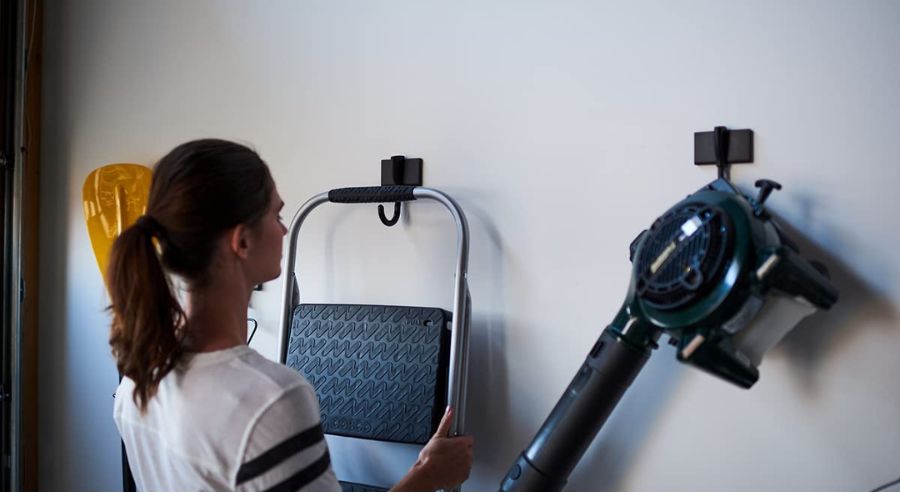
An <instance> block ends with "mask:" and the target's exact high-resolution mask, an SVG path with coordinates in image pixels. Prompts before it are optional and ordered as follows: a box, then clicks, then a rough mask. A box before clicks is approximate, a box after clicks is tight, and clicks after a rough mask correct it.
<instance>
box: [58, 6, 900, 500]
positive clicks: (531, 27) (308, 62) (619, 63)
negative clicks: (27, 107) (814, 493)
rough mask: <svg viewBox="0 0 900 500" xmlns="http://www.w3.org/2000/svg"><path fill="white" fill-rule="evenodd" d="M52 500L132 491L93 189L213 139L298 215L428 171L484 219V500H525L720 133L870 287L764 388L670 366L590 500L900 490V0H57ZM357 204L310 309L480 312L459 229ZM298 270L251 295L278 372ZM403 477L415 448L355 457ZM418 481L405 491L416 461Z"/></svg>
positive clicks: (479, 401) (822, 249) (595, 466)
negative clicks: (326, 304) (532, 471)
mask: <svg viewBox="0 0 900 500" xmlns="http://www.w3.org/2000/svg"><path fill="white" fill-rule="evenodd" d="M46 10H47V13H46V22H47V25H46V29H45V34H46V41H45V47H46V49H45V53H46V54H45V60H44V75H45V80H44V116H43V134H44V135H43V151H42V158H43V161H44V164H43V167H42V168H43V171H42V174H43V181H42V192H41V199H42V206H41V217H42V227H41V248H42V253H41V280H42V281H41V307H42V308H41V327H40V328H41V329H40V334H41V339H40V344H41V360H40V361H41V372H40V377H41V378H40V384H41V385H40V388H41V390H40V398H41V399H40V429H41V442H40V463H41V472H40V484H41V487H42V488H44V489H72V490H82V489H89V490H94V489H117V488H119V487H120V476H119V468H118V458H119V450H118V436H117V434H116V430H115V427H114V425H113V423H112V420H111V416H110V413H111V406H112V400H111V398H110V395H111V394H112V392H113V390H114V388H115V386H116V372H115V368H114V365H113V362H112V360H111V357H110V355H109V352H108V346H107V344H106V334H107V326H108V318H107V316H106V315H105V314H104V313H103V308H104V307H105V306H106V297H105V293H104V290H103V287H102V283H101V279H100V274H99V272H98V271H97V269H96V265H95V263H94V258H93V255H92V253H91V249H90V245H89V241H88V237H87V233H86V230H85V227H84V223H83V219H82V211H81V205H80V200H81V184H82V182H83V180H84V178H85V176H86V175H87V174H88V172H89V171H90V170H92V169H94V168H96V167H99V166H101V165H104V164H107V163H113V162H139V163H145V164H148V165H150V164H152V163H153V162H154V161H155V160H157V159H158V158H159V157H160V156H161V155H163V154H164V153H165V152H167V151H168V150H169V149H170V148H172V147H173V146H175V145H177V144H178V143H180V142H183V141H185V140H189V139H193V138H198V137H204V136H215V137H224V138H232V139H237V140H241V141H244V142H246V143H249V144H252V145H253V146H254V147H255V148H256V149H257V150H258V151H259V152H260V153H261V155H262V156H263V158H264V159H265V160H266V161H267V162H268V163H269V164H270V166H271V167H272V169H273V171H274V173H275V176H276V180H277V182H278V186H279V188H280V191H281V194H282V196H283V197H284V199H285V201H286V204H287V207H286V213H287V214H288V215H290V214H291V213H293V211H295V210H296V209H297V208H298V207H299V206H300V204H301V203H302V202H303V201H304V200H306V199H307V198H308V197H310V196H311V195H313V194H315V193H317V192H320V191H323V190H326V189H329V188H332V187H340V186H350V185H367V184H376V183H377V182H378V179H379V161H380V160H381V159H382V158H387V157H388V156H390V155H393V154H405V155H407V156H414V157H422V158H424V159H425V181H426V184H427V185H429V186H432V187H435V188H438V189H441V190H443V191H445V192H447V193H449V194H451V195H452V196H454V197H455V198H456V199H457V200H458V201H459V203H460V204H461V205H462V207H463V208H464V210H465V211H466V213H467V215H468V218H469V222H470V224H471V230H472V253H471V261H470V284H471V287H472V296H473V301H474V317H473V320H474V325H473V336H474V339H473V350H472V361H471V369H472V372H471V380H472V383H471V391H470V410H471V418H470V421H471V432H472V433H473V434H474V435H475V438H476V440H477V452H476V465H475V470H474V473H473V476H472V478H471V480H470V481H469V482H468V483H467V485H466V489H472V490H478V489H484V490H492V489H495V488H496V486H497V485H498V482H499V481H500V479H501V477H502V476H503V474H504V472H505V471H506V469H507V467H508V466H509V464H510V463H511V462H512V460H513V459H514V458H515V456H516V455H517V454H518V452H519V451H520V450H521V449H522V448H523V447H524V446H525V445H526V444H527V443H528V441H529V440H530V439H531V437H532V435H533V433H534V432H535V431H536V430H537V428H538V427H539V425H540V424H541V422H542V421H543V419H544V418H545V416H546V415H547V413H548V412H549V410H550V409H551V407H552V406H553V405H554V404H555V402H556V401H557V399H558V397H559V396H560V394H561V392H562V390H563V389H564V387H565V386H566V384H567V383H568V382H569V380H570V378H571V376H572V375H573V374H574V372H575V370H576V369H577V367H578V365H579V364H580V363H581V361H582V360H583V357H584V356H585V355H586V353H587V350H588V349H589V347H590V345H591V344H592V343H593V341H594V340H595V338H596V336H597V335H598V334H599V332H600V331H601V330H602V328H603V327H604V326H605V325H606V324H607V323H608V322H609V321H610V320H611V319H612V314H613V313H614V312H615V311H616V310H617V308H618V307H619V305H620V303H621V300H622V298H623V295H624V293H625V288H626V285H627V280H628V274H629V263H628V260H627V255H628V254H627V244H628V243H629V242H630V241H631V240H632V238H633V237H634V236H635V235H636V234H637V233H638V232H639V231H640V230H641V229H643V228H645V227H646V226H647V225H649V224H650V222H652V220H653V218H654V217H655V216H656V215H658V214H660V213H661V212H662V211H663V210H665V209H666V208H668V207H669V206H670V205H671V204H673V203H674V202H676V201H678V200H680V199H681V198H683V197H684V196H685V195H687V194H688V193H690V192H692V191H693V190H695V189H696V188H698V187H700V186H701V185H703V184H704V183H706V182H707V181H709V180H711V179H712V178H713V177H714V175H715V174H714V169H713V168H698V167H695V166H694V165H693V164H692V154H693V143H692V133H693V132H695V131H699V130H711V129H712V127H713V126H715V125H727V126H730V127H733V128H745V127H749V128H752V129H754V131H755V141H756V151H755V153H756V162H755V164H753V165H746V166H738V167H735V169H734V171H733V178H734V179H735V181H736V182H737V184H738V185H740V186H742V187H744V188H748V189H752V183H753V181H754V180H756V179H757V178H763V177H765V178H773V179H776V180H778V181H780V182H781V183H782V184H784V186H785V188H784V190H783V191H781V192H776V193H775V194H773V195H772V197H771V199H770V200H771V201H770V204H771V207H772V208H773V209H774V210H775V211H776V212H777V213H778V214H780V215H781V216H782V217H783V218H784V219H785V220H786V221H787V222H788V223H790V224H791V225H793V226H797V227H800V228H802V234H803V235H804V239H805V240H808V241H807V242H806V243H807V245H806V247H807V248H806V249H807V255H819V256H821V257H824V259H825V260H826V262H827V263H828V264H829V266H831V268H832V271H833V274H834V278H835V281H836V282H837V284H838V286H839V287H840V289H841V292H842V296H841V300H840V302H839V303H838V305H837V306H836V307H835V308H834V309H833V310H832V311H831V312H829V313H827V314H822V315H819V316H817V317H814V318H812V319H810V320H807V321H806V322H805V323H803V324H801V326H800V327H799V328H798V330H797V331H795V332H794V333H793V334H792V335H791V336H790V337H788V339H787V340H785V341H784V342H783V343H782V345H780V346H779V347H778V348H776V350H775V351H774V352H772V353H771V354H770V356H769V357H768V358H767V359H766V360H765V361H764V363H763V365H762V367H761V372H762V377H761V380H760V382H759V383H758V384H757V385H756V386H755V387H753V389H752V390H750V391H743V390H740V389H737V388H735V387H733V386H730V385H728V384H727V383H725V382H722V381H720V380H718V379H714V378H712V377H710V376H708V375H706V374H704V373H701V372H699V371H696V370H694V369H692V368H690V367H686V366H682V365H680V364H678V363H676V362H675V361H674V359H673V358H674V353H673V351H672V349H671V348H669V347H663V348H661V349H660V350H659V352H657V353H656V354H655V355H654V357H653V359H652V360H651V361H650V363H649V364H648V365H647V367H646V368H645V370H644V372H643V373H642V374H641V375H640V377H639V378H638V380H637V381H636V383H635V385H634V386H633V388H632V390H631V391H630V392H629V393H628V394H627V395H626V397H625V399H624V400H623V402H622V403H621V405H620V406H619V408H618V409H617V410H616V412H615V414H614V415H613V416H612V418H611V419H610V421H609V422H608V424H607V426H606V427H605V428H604V430H603V431H602V432H601V435H600V437H599V439H598V440H597V441H596V442H595V443H594V445H593V446H592V447H591V448H590V449H589V451H588V453H587V454H586V456H585V458H584V460H583V461H582V462H581V464H580V466H579V467H578V469H577V470H576V471H575V473H574V474H573V475H572V478H571V482H570V486H569V488H570V489H577V490H585V489H616V490H862V489H871V488H873V487H875V486H877V485H879V484H881V483H884V482H886V481H888V480H891V479H894V478H895V477H897V476H898V475H900V455H898V454H897V451H896V450H898V449H900V427H898V425H897V422H900V391H898V390H897V389H896V381H897V380H898V379H900V363H898V362H897V359H898V353H900V317H898V313H897V309H898V305H900V259H898V257H897V248H898V247H900V236H898V235H900V223H898V221H897V217H896V215H897V209H896V203H895V202H894V201H893V197H894V196H896V191H897V188H898V187H900V182H898V181H900V168H898V163H900V141H898V140H897V137H898V134H900V91H898V89H900V58H898V57H897V52H898V49H900V31H898V30H897V29H896V27H897V25H898V22H900V3H898V2H895V1H892V0H883V1H876V0H866V1H855V2H849V1H821V0H816V1H812V0H810V1H799V0H798V1H792V2H778V1H754V2H718V1H712V0H710V1H690V2H667V1H663V0H653V1H651V0H645V1H630V2H626V1H608V2H600V1H596V2H578V1H565V2H559V1H545V2H524V1H458V2H434V1H413V0H409V1H379V2H364V1H356V2H353V1H340V2H337V1H304V2H295V1H277V2H276V1H266V2H250V1H239V0H232V1H212V0H205V1H200V0H193V1H190V2H178V1H174V0H171V1H162V0H158V1H152V2H148V1H138V0H130V1H113V0H107V1H88V0H79V1H77V2H74V1H71V2H65V1H53V0H48V1H47V2H46ZM409 215H410V216H409V218H408V219H407V220H406V221H404V223H402V224H400V225H398V226H396V227H394V228H385V227H383V226H382V225H381V224H380V223H379V222H378V220H377V215H376V213H375V209H374V207H331V206H329V207H326V208H323V209H321V210H320V211H318V212H316V213H314V214H313V217H311V219H310V223H309V226H308V227H306V228H305V229H304V232H303V234H302V236H301V239H302V245H301V255H302V259H303V262H302V266H301V271H300V272H301V279H302V280H303V283H302V290H303V294H304V299H305V300H306V299H308V300H322V301H339V302H362V303H406V304H422V305H435V306H443V307H447V308H449V307H450V295H451V280H452V263H453V244H454V238H455V234H454V232H453V230H452V229H451V225H450V219H449V217H448V216H447V215H446V213H445V212H444V211H443V210H442V209H440V208H437V207H436V206H429V205H427V204H426V203H417V204H415V205H414V206H412V207H411V208H410V210H409ZM280 287H281V282H280V281H278V282H275V283H271V284H268V285H266V287H265V289H264V291H263V292H260V293H258V294H257V295H256V296H255V297H254V299H253V303H252V308H253V310H254V314H256V316H257V317H258V318H259V319H260V322H261V331H260V332H259V333H258V334H257V340H254V345H255V346H256V347H257V349H259V350H260V351H261V352H263V353H264V354H267V355H270V356H274V353H275V350H276V348H275V337H274V330H275V329H276V326H277V319H276V317H277V309H278V301H279V297H278V295H279V291H280V289H281V288H280ZM332 447H333V450H334V452H333V454H334V456H335V462H336V467H337V469H338V472H339V473H340V474H344V475H345V476H347V475H352V476H353V478H355V479H359V480H374V479H381V480H384V481H389V480H391V479H392V478H393V477H395V476H396V475H397V474H399V472H401V470H402V469H405V467H406V466H408V464H409V463H411V461H412V459H413V457H414V456H415V452H414V451H413V450H409V449H395V448H391V449H388V450H384V449H381V448H379V449H377V450H373V451H372V455H377V458H372V457H366V456H365V455H366V454H358V453H357V454H352V455H351V454H349V453H348V452H347V445H346V443H343V442H338V441H337V440H334V441H333V442H332ZM391 466H393V469H394V470H393V471H392V470H391Z"/></svg>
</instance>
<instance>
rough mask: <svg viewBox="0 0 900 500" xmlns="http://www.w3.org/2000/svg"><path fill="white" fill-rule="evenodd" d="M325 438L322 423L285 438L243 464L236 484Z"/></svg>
mask: <svg viewBox="0 0 900 500" xmlns="http://www.w3.org/2000/svg"><path fill="white" fill-rule="evenodd" d="M323 439H325V435H324V434H323V433H322V424H321V423H319V424H317V425H316V426H315V427H312V428H310V429H307V430H305V431H303V432H301V433H299V434H297V435H295V436H293V437H290V438H287V439H285V440H284V441H282V442H281V443H280V444H277V445H275V446H273V447H272V448H270V449H269V450H268V451H266V452H265V453H263V454H261V455H259V456H258V457H256V458H254V459H253V460H250V461H249V462H245V463H244V464H243V465H241V468H240V469H238V473H237V479H236V481H235V486H237V485H239V484H241V483H244V482H246V481H249V480H251V479H253V478H255V477H258V476H260V475H262V474H265V473H266V472H268V471H270V470H272V469H273V468H275V467H276V466H277V465H278V464H280V463H281V462H284V461H285V460H287V459H288V458H290V457H292V456H294V455H296V454H297V453H300V452H301V451H303V450H305V449H307V448H309V447H310V446H313V445H316V444H318V443H319V442H320V441H322V440H323Z"/></svg>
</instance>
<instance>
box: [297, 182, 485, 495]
mask: <svg viewBox="0 0 900 500" xmlns="http://www.w3.org/2000/svg"><path fill="white" fill-rule="evenodd" d="M417 199H431V200H435V201H437V202H439V203H441V204H443V205H444V206H445V207H446V208H447V210H449V211H450V214H451V215H452V216H453V219H454V222H455V223H456V234H457V262H456V276H455V286H454V292H453V311H452V313H451V312H448V311H445V310H442V309H439V308H427V307H406V306H384V305H358V304H303V303H300V288H299V285H298V280H297V274H296V272H295V267H296V263H297V248H298V245H297V241H298V235H299V233H300V226H301V225H302V224H303V222H304V220H305V219H306V217H307V215H309V213H310V212H311V211H312V210H313V209H314V208H316V207H318V206H320V205H322V204H324V203H325V202H331V203H391V202H394V203H396V202H409V201H413V200H417ZM289 233H290V234H289V237H290V240H289V242H290V243H289V248H288V252H287V258H286V265H285V279H284V288H283V294H282V297H283V304H282V310H281V324H280V329H279V331H280V333H281V339H280V344H279V360H280V361H281V363H284V364H286V365H288V366H290V367H292V368H294V369H295V370H297V371H299V372H300V373H301V374H302V375H304V376H305V377H306V378H307V380H309V381H310V383H311V384H312V385H313V386H314V387H315V389H316V395H317V396H318V398H319V405H320V408H321V413H322V427H323V429H324V431H325V434H334V435H341V436H348V437H354V438H362V439H372V440H377V441H388V442H399V443H415V444H425V443H426V442H428V439H429V438H430V437H431V436H432V435H433V433H434V432H435V430H436V428H437V424H438V423H439V422H440V419H441V417H442V416H443V413H444V408H445V407H446V406H447V405H450V406H451V407H453V409H454V412H455V413H454V420H453V422H452V425H451V428H450V435H451V436H455V435H459V434H462V433H463V429H464V425H465V415H466V374H467V368H468V347H469V324H470V315H471V302H472V301H471V297H470V295H469V287H468V282H467V278H466V269H467V265H468V255H469V228H468V223H467V222H466V217H465V214H464V213H463V211H462V209H461V208H460V207H459V205H457V203H456V202H455V201H454V200H453V199H452V198H450V197H449V196H447V195H446V194H444V193H442V192H440V191H438V190H435V189H430V188H424V187H413V186H380V187H352V188H342V189H333V190H331V191H328V192H327V193H320V194H318V195H316V196H313V197H312V198H310V199H309V200H308V201H307V202H306V203H305V204H303V206H301V207H300V209H299V210H298V211H297V213H296V214H295V215H294V218H293V220H292V221H291V226H290V230H289ZM341 484H342V487H343V489H344V490H345V491H378V490H383V489H384V488H380V487H377V486H367V485H361V484H357V483H345V482H342V483H341Z"/></svg>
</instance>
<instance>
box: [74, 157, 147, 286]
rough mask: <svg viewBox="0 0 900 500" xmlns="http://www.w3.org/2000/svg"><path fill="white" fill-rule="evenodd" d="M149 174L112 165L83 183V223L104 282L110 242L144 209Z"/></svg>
mask: <svg viewBox="0 0 900 500" xmlns="http://www.w3.org/2000/svg"><path fill="white" fill-rule="evenodd" d="M152 174H153V171H152V170H150V169H149V168H147V167H145V166H143V165H135V164H131V163H116V164H112V165H106V166H103V167H100V168H98V169H95V170H94V171H92V172H91V173H90V174H88V176H87V179H85V180H84V187H83V188H82V201H83V203H84V222H85V224H86V225H87V230H88V235H90V238H91V247H93V249H94V257H96V258H97V265H98V266H99V267H100V273H101V274H102V275H103V281H104V282H107V281H106V278H107V276H106V266H107V264H108V262H109V252H110V250H111V249H112V244H113V242H114V241H115V240H116V238H117V237H118V236H119V235H120V234H122V231H123V230H124V229H125V228H127V227H128V226H130V225H131V224H134V221H135V220H137V218H138V217H140V216H141V215H143V214H144V212H146V210H147V198H148V197H149V196H150V178H151V176H152Z"/></svg>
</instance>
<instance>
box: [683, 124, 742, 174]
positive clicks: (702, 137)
mask: <svg viewBox="0 0 900 500" xmlns="http://www.w3.org/2000/svg"><path fill="white" fill-rule="evenodd" d="M734 163H753V130H750V129H740V130H729V129H728V128H727V127H723V126H719V127H716V128H715V129H714V130H713V131H711V132H694V165H716V166H717V167H718V168H719V178H724V179H729V178H730V173H729V169H730V167H731V165H732V164H734Z"/></svg>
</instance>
